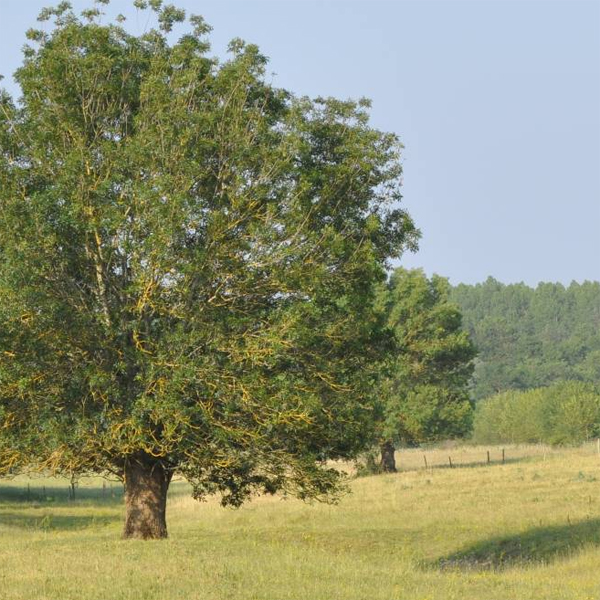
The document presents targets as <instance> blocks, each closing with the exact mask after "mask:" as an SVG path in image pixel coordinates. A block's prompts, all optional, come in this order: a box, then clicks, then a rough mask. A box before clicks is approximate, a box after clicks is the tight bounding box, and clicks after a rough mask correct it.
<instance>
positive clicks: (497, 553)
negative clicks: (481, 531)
mask: <svg viewBox="0 0 600 600" xmlns="http://www.w3.org/2000/svg"><path fill="white" fill-rule="evenodd" d="M584 546H600V519H588V520H585V521H578V522H575V523H568V524H565V525H549V526H547V527H536V528H534V529H530V530H529V531H525V532H523V533H521V534H514V535H509V536H502V537H495V538H491V539H489V540H484V541H482V542H478V543H476V544H473V545H471V546H469V547H467V548H465V549H463V550H460V551H458V552H455V553H453V554H450V555H448V556H444V557H442V558H439V559H437V560H436V561H434V562H433V563H429V564H428V565H427V566H428V567H430V568H432V567H433V568H438V569H456V570H463V571H469V570H494V569H496V570H501V569H507V568H510V567H514V566H526V565H536V564H544V563H549V562H552V561H555V560H558V559H560V558H565V557H568V556H571V555H572V554H574V553H576V552H577V551H578V550H581V549H582V548H583V547H584Z"/></svg>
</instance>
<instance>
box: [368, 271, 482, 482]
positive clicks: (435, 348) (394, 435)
mask: <svg viewBox="0 0 600 600" xmlns="http://www.w3.org/2000/svg"><path fill="white" fill-rule="evenodd" d="M449 296H450V285H449V283H448V280H447V279H445V278H444V277H440V276H438V275H433V277H431V279H428V278H427V277H426V275H425V274H424V273H423V271H421V270H420V269H414V270H406V269H402V268H398V269H396V270H395V271H394V272H393V274H392V276H391V277H390V279H389V281H388V282H387V284H386V285H384V286H383V287H382V289H381V292H380V293H379V298H378V301H379V303H380V306H381V309H382V310H383V312H384V314H385V316H386V319H387V322H388V325H389V327H390V328H391V329H392V330H393V331H394V333H395V335H396V338H397V342H398V350H397V354H396V356H395V357H393V358H392V359H391V361H390V362H389V363H387V365H386V372H387V377H385V378H384V379H383V381H382V383H381V387H380V418H379V419H378V429H377V435H378V442H379V446H380V449H381V467H382V469H383V470H384V471H392V472H393V471H395V470H396V462H395V456H394V450H395V445H396V444H400V445H403V446H406V445H411V444H418V443H422V442H431V441H436V440H440V439H445V438H452V437H457V436H461V435H464V434H465V433H467V432H468V431H469V429H470V426H471V420H472V404H471V401H470V399H469V390H468V385H469V380H470V377H471V374H472V372H473V359H474V358H475V348H474V346H473V344H472V342H471V340H470V338H469V335H468V333H467V332H465V331H463V330H462V328H461V313H460V310H459V308H458V306H457V305H456V304H454V303H453V302H451V301H450V298H449Z"/></svg>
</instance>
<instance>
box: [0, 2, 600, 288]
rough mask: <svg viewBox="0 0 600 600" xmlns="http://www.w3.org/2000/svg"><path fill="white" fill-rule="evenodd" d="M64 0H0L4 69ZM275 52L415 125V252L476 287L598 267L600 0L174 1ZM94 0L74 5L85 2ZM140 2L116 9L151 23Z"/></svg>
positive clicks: (224, 37)
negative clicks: (51, 7) (42, 14)
mask: <svg viewBox="0 0 600 600" xmlns="http://www.w3.org/2000/svg"><path fill="white" fill-rule="evenodd" d="M53 3H54V4H55V3H56V2H52V0H26V1H25V0H0V73H2V74H4V75H6V76H7V79H6V80H5V81H4V83H5V86H6V87H7V88H8V89H9V91H11V93H13V94H15V93H17V90H16V88H15V86H14V84H13V83H12V81H11V80H10V77H9V75H10V74H11V73H12V72H13V71H14V70H15V68H16V67H17V66H18V65H19V63H20V60H21V54H20V48H21V46H22V45H23V43H24V41H25V36H24V32H25V30H26V29H27V28H28V27H31V26H35V18H36V16H37V14H38V12H39V9H40V8H41V7H43V6H47V5H48V4H53ZM174 3H175V4H177V5H178V6H181V7H183V8H186V9H187V10H188V11H189V12H194V13H200V14H202V15H203V16H204V17H205V18H206V19H207V21H208V22H209V23H210V24H211V25H213V27H214V31H213V34H212V41H213V51H214V53H215V54H217V55H222V54H223V52H224V48H225V46H226V44H227V41H228V40H229V39H231V38H233V37H242V38H243V39H245V40H247V41H249V42H253V43H256V44H258V45H259V46H260V48H261V50H262V52H263V53H264V54H266V55H267V56H269V57H270V58H271V63H270V64H271V71H273V72H274V73H275V76H274V79H275V82H276V84H278V85H280V86H282V87H285V88H287V89H290V90H292V91H293V92H295V93H297V94H299V95H305V94H306V95H310V96H316V95H332V96H336V97H341V98H347V97H354V98H357V97H361V96H367V97H369V98H371V99H372V100H373V109H372V121H373V124H374V125H375V126H377V127H379V128H381V129H385V130H389V131H394V132H396V133H398V134H399V135H400V136H401V139H402V141H403V143H404V145H405V152H404V204H405V207H406V208H407V209H408V210H409V212H410V213H411V214H412V216H413V217H414V219H415V221H416V222H417V225H418V226H419V227H420V228H421V230H422V232H423V239H422V241H421V249H420V251H419V252H418V253H417V254H415V255H409V256H406V257H405V258H404V259H403V261H402V262H403V264H404V265H405V266H408V267H417V266H420V267H423V268H424V269H425V271H426V272H427V273H429V274H431V273H433V272H436V273H439V274H441V275H445V276H448V277H450V280H451V281H452V283H459V282H466V283H474V282H478V281H482V280H484V279H485V278H486V277H487V276H488V275H492V276H494V277H495V278H496V279H499V280H501V281H504V282H516V281H525V282H526V283H528V284H531V285H535V284H536V283H537V282H539V281H561V282H563V283H569V282H570V281H571V280H576V281H582V280H585V279H596V280H598V279H600V2H598V1H593V0H589V1H577V0H568V1H563V2H551V1H544V0H531V1H527V0H520V1H518V2H517V1H510V0H508V1H507V0H502V1H493V0H479V1H462V2H456V1H453V0H446V1H443V2H433V1H424V0H419V1H396V2H392V1H388V2H383V1H374V0H369V1H367V0H364V1H360V2H356V1H346V0H335V1H328V2H325V1H316V0H302V1H300V0H280V1H265V0H263V1H257V0H245V1H244V2H241V1H239V2H234V1H229V0H220V1H218V2H217V1H214V0H202V1H198V0H196V1H193V0H178V1H177V0H175V2H174ZM90 4H91V1H89V2H86V1H74V2H73V5H74V6H75V8H76V9H80V8H84V7H88V6H89V5H90ZM130 6H131V1H130V0H113V1H112V3H111V5H110V7H109V9H108V12H109V14H110V13H112V14H115V13H117V12H122V13H124V14H125V15H127V16H128V17H129V20H128V24H129V26H130V27H131V28H132V29H133V30H134V31H138V32H139V31H142V30H143V28H144V27H145V25H146V19H145V17H136V13H135V10H134V9H131V8H130Z"/></svg>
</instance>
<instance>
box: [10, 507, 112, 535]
mask: <svg viewBox="0 0 600 600" xmlns="http://www.w3.org/2000/svg"><path fill="white" fill-rule="evenodd" d="M115 521H120V517H119V515H55V514H44V515H27V514H23V513H17V512H3V511H0V525H5V526H8V527H15V528H18V529H28V530H36V531H48V530H53V529H60V530H72V529H84V528H86V527H102V526H105V525H109V524H110V523H114V522H115Z"/></svg>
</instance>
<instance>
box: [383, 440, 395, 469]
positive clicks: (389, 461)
mask: <svg viewBox="0 0 600 600" xmlns="http://www.w3.org/2000/svg"><path fill="white" fill-rule="evenodd" d="M394 451H395V448H394V444H393V443H392V442H389V441H388V442H383V444H381V470H382V471H383V472H385V473H396V457H395V456H394Z"/></svg>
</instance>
